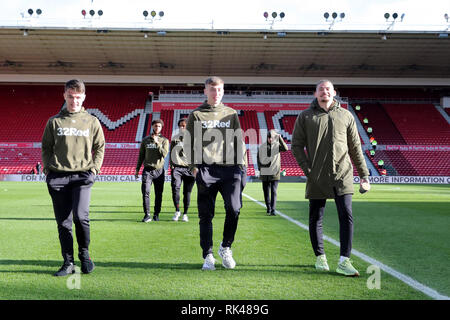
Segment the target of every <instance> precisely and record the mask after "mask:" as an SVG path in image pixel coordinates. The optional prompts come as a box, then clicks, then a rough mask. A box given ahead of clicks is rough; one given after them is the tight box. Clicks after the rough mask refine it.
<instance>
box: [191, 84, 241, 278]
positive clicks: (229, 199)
mask: <svg viewBox="0 0 450 320" xmlns="http://www.w3.org/2000/svg"><path fill="white" fill-rule="evenodd" d="M204 93H205V95H206V97H207V100H206V101H205V102H204V103H203V104H202V105H201V106H199V107H198V108H197V109H195V110H194V111H192V113H191V114H190V115H189V117H188V120H187V126H186V131H187V134H188V135H189V139H186V140H188V141H189V144H188V146H186V151H187V153H188V161H189V167H190V168H191V170H192V172H193V173H194V175H196V182H197V205H198V216H199V218H200V221H199V226H200V246H201V248H202V255H203V258H204V263H203V267H202V269H203V270H215V266H214V263H215V259H214V255H213V224H212V220H213V218H214V211H215V203H216V197H217V193H218V192H220V193H221V195H222V198H223V200H224V202H225V213H226V216H225V224H224V230H223V238H222V243H221V244H220V246H219V251H218V254H219V256H220V257H221V258H222V265H223V266H224V267H225V268H228V269H233V268H234V267H235V266H236V262H235V261H234V259H233V255H232V251H231V245H232V243H233V241H234V236H235V233H236V229H237V225H238V219H239V212H240V209H241V192H242V188H241V179H242V167H243V165H244V163H243V159H244V154H245V153H244V150H245V145H244V142H243V140H242V130H241V125H240V123H239V117H238V115H237V113H236V111H235V110H234V109H232V108H229V107H226V106H225V105H223V103H222V97H223V94H224V82H223V80H222V79H220V78H218V77H211V78H208V79H207V80H206V82H205V89H204ZM186 142H187V141H186Z"/></svg>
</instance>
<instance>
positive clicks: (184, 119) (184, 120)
mask: <svg viewBox="0 0 450 320" xmlns="http://www.w3.org/2000/svg"><path fill="white" fill-rule="evenodd" d="M182 122H184V123H187V119H186V118H181V119H180V120H178V123H177V125H178V126H180V123H182Z"/></svg>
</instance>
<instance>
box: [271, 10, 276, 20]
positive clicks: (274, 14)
mask: <svg viewBox="0 0 450 320" xmlns="http://www.w3.org/2000/svg"><path fill="white" fill-rule="evenodd" d="M276 17H277V13H276V12H275V11H274V12H272V18H274V19H275V18H276Z"/></svg>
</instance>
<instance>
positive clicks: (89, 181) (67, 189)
mask: <svg viewBox="0 0 450 320" xmlns="http://www.w3.org/2000/svg"><path fill="white" fill-rule="evenodd" d="M46 181H47V187H48V191H49V193H50V196H51V198H52V202H53V211H54V213H55V219H56V223H57V225H58V234H59V241H60V244H61V253H62V256H63V259H64V261H65V262H73V261H74V258H73V236H72V221H73V223H74V224H75V233H76V239H77V242H78V252H79V253H81V254H84V253H87V252H88V250H89V243H90V221H89V203H90V200H91V187H92V185H93V184H94V174H93V173H92V172H90V171H88V172H52V171H51V172H49V174H48V175H47V178H46Z"/></svg>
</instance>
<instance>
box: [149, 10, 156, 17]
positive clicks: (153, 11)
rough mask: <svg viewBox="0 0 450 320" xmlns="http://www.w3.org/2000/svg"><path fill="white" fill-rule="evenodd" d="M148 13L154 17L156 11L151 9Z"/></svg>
mask: <svg viewBox="0 0 450 320" xmlns="http://www.w3.org/2000/svg"><path fill="white" fill-rule="evenodd" d="M150 15H151V16H152V17H153V18H154V17H155V16H156V11H155V10H152V12H150Z"/></svg>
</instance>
